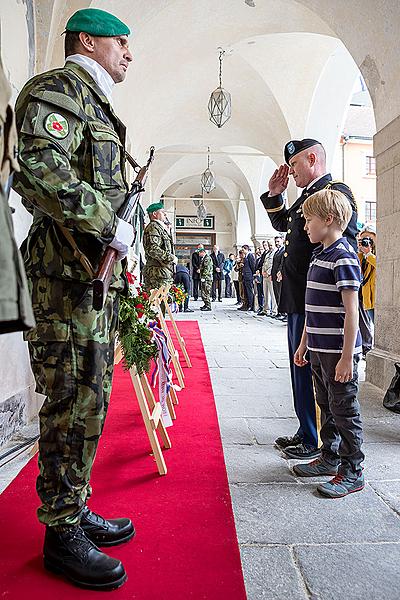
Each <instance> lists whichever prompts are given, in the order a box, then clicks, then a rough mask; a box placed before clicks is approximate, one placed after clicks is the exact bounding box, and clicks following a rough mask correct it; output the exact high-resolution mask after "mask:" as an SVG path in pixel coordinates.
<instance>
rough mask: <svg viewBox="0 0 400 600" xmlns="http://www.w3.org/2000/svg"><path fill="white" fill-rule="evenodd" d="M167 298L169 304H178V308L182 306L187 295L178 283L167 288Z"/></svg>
mask: <svg viewBox="0 0 400 600" xmlns="http://www.w3.org/2000/svg"><path fill="white" fill-rule="evenodd" d="M169 296H170V298H171V302H176V304H179V306H183V303H184V302H185V300H186V298H187V296H188V295H187V293H186V292H185V290H184V287H183V285H182V284H181V283H178V284H177V285H175V284H174V285H171V287H170V288H169Z"/></svg>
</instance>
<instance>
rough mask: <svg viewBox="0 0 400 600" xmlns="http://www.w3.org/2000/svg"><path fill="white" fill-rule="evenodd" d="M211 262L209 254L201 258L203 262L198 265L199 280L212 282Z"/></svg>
mask: <svg viewBox="0 0 400 600" xmlns="http://www.w3.org/2000/svg"><path fill="white" fill-rule="evenodd" d="M213 269H214V267H213V261H212V258H211V256H210V255H209V254H206V255H205V256H204V257H203V260H202V261H201V263H200V277H201V279H206V280H209V281H212V278H213Z"/></svg>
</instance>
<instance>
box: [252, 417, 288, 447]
mask: <svg viewBox="0 0 400 600" xmlns="http://www.w3.org/2000/svg"><path fill="white" fill-rule="evenodd" d="M247 424H248V427H249V429H250V431H251V433H252V435H253V436H254V437H255V439H256V442H257V444H261V445H264V444H265V445H268V444H269V445H273V444H274V441H275V439H276V438H277V437H279V436H282V435H294V434H295V433H296V431H297V428H298V421H297V419H296V418H291V419H290V418H286V419H284V418H283V419H257V418H254V419H247Z"/></svg>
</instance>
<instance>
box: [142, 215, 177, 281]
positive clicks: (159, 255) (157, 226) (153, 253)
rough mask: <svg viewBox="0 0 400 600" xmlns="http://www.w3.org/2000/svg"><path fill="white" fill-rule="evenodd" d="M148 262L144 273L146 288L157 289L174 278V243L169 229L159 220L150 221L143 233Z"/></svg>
mask: <svg viewBox="0 0 400 600" xmlns="http://www.w3.org/2000/svg"><path fill="white" fill-rule="evenodd" d="M143 247H144V252H145V258H146V264H145V266H144V270H143V275H144V283H145V286H146V289H148V290H152V289H157V288H159V287H160V286H162V285H168V284H170V283H172V281H173V278H174V245H173V242H172V237H171V235H170V234H169V233H168V231H167V230H166V229H165V227H163V225H162V224H161V223H159V222H158V221H150V223H149V224H148V225H147V226H146V228H145V230H144V234H143Z"/></svg>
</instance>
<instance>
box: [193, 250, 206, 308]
mask: <svg viewBox="0 0 400 600" xmlns="http://www.w3.org/2000/svg"><path fill="white" fill-rule="evenodd" d="M202 248H203V246H202V244H199V245H198V246H197V248H196V250H195V251H194V252H193V254H192V280H193V300H198V299H199V285H200V256H199V251H200V250H201V249H202Z"/></svg>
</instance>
